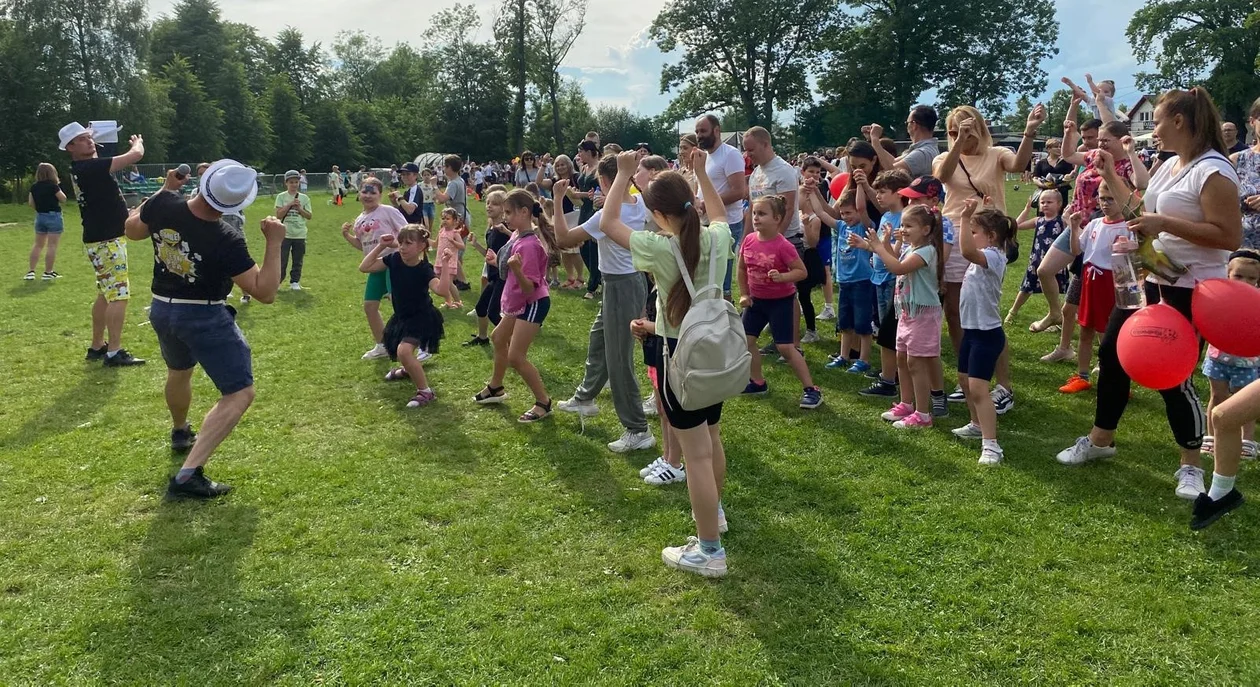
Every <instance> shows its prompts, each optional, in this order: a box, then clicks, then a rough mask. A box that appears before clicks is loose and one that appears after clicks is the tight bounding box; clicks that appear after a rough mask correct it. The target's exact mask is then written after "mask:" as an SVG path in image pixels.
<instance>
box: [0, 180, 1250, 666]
mask: <svg viewBox="0 0 1260 687" xmlns="http://www.w3.org/2000/svg"><path fill="white" fill-rule="evenodd" d="M1024 193H1026V189H1025V191H1023V192H1012V193H1011V195H1010V197H1011V206H1012V207H1018V205H1017V203H1018V202H1020V201H1021V199H1022V198H1023V194H1024ZM266 209H267V201H266V199H260V202H259V203H258V207H257V208H256V209H255V210H253V211H252V212H250V213H249V214H250V221H249V223H248V224H249V226H250V227H251V228H252V227H256V222H257V219H258V218H259V217H260V216H261V215H262V213H263V212H265V211H266ZM474 211H475V212H476V213H478V216H479V217H480V216H481V214H480V213H482V207H481V206H480V205H479V204H478V205H476V207H475V208H474ZM354 212H355V210H354V208H353V207H352V206H351V205H350V204H348V205H347V206H346V207H344V208H334V207H330V206H328V205H327V204H326V203H325V198H324V197H317V199H316V204H315V218H314V220H313V221H312V223H311V231H310V240H309V244H310V250H309V253H308V256H307V263H306V270H305V271H306V275H305V277H304V279H303V283H304V284H305V286H306V287H307V290H306V291H304V292H301V293H291V292H289V291H287V290H286V291H282V292H281V293H280V294H279V296H278V298H277V301H276V303H275V304H274V305H271V306H267V305H261V304H257V303H255V304H251V305H248V306H243V307H241V313H240V317H239V321H240V323H241V326H242V328H243V329H244V330H245V333H246V336H247V337H248V338H249V340H250V343H251V345H252V346H253V351H254V367H255V376H256V379H257V389H258V397H257V401H256V403H255V405H254V407H253V408H252V409H251V410H250V412H249V413H248V414H247V415H246V417H245V419H244V421H243V422H242V424H241V425H240V427H239V428H238V429H237V430H236V432H235V434H233V435H232V436H231V437H230V438H229V439H228V440H227V441H226V442H225V443H224V445H223V446H222V448H221V449H220V450H219V452H218V453H217V454H216V455H215V459H214V460H213V461H212V463H211V466H210V470H209V472H210V474H211V475H212V476H214V477H215V478H216V479H219V480H222V481H225V482H228V483H230V484H233V485H234V486H235V487H236V491H234V492H233V493H232V494H231V495H230V496H228V497H227V498H224V499H222V500H220V501H218V502H214V503H191V504H190V503H167V502H164V500H163V499H162V494H163V490H164V489H165V485H166V480H167V478H168V477H169V475H170V474H172V472H173V470H174V469H175V467H176V465H177V463H178V459H176V458H175V457H173V456H172V455H171V453H170V452H169V449H168V446H167V442H168V436H167V433H168V430H169V419H168V417H167V414H166V409H165V405H164V403H163V399H162V384H163V380H164V377H165V374H164V368H163V366H162V364H161V362H160V359H159V355H158V350H157V344H156V341H155V339H154V337H153V333H152V331H151V330H150V329H149V328H148V327H147V326H146V325H145V312H144V306H145V305H146V304H147V294H148V284H149V281H150V278H151V274H152V271H151V268H150V265H151V263H150V257H149V256H150V255H151V251H150V249H149V248H148V247H147V245H146V244H132V252H131V262H132V267H133V270H132V284H133V290H134V293H135V294H136V296H135V298H134V299H133V302H132V304H131V308H130V311H129V313H128V323H127V329H126V335H125V340H124V344H125V345H126V346H127V347H128V348H129V349H130V350H132V351H133V352H134V353H135V354H137V355H139V356H141V357H147V358H149V359H150V364H149V365H147V366H145V367H142V368H138V369H124V370H109V369H103V368H101V367H100V366H99V365H88V364H85V363H84V362H83V353H84V349H85V347H86V346H87V343H88V338H89V334H90V327H89V312H88V309H89V305H90V303H91V301H92V299H93V297H94V292H93V288H92V285H91V274H90V268H89V265H88V263H87V261H86V260H85V259H84V257H83V255H82V252H81V249H80V247H79V243H78V241H79V235H80V230H79V222H78V216H77V212H76V211H75V210H73V209H72V210H70V211H69V212H68V216H67V222H66V224H67V228H68V231H67V233H66V237H65V238H66V244H65V250H64V251H63V257H62V258H61V260H60V261H59V265H58V267H59V271H61V272H62V273H63V274H64V275H65V277H64V278H63V279H61V280H60V281H58V282H56V283H53V284H44V283H40V282H34V283H29V282H23V281H21V276H22V274H23V273H24V272H25V271H26V263H25V260H26V254H27V251H28V250H29V246H30V241H31V235H32V230H31V215H30V211H29V210H27V209H26V208H24V207H19V206H0V223H4V222H16V223H17V224H16V226H9V227H5V228H2V229H0V255H3V256H4V257H3V261H2V264H3V269H0V273H2V274H3V275H4V279H6V280H8V281H7V283H5V284H3V285H0V350H3V355H0V370H3V374H2V376H0V378H2V379H3V384H4V386H3V388H4V394H3V397H2V398H0V523H3V524H2V525H0V683H2V684H14V685H24V684H31V685H35V684H39V685H43V684H97V683H99V684H127V685H158V684H206V685H241V684H248V685H253V684H272V683H278V684H292V685H308V684H317V683H320V684H364V683H383V684H443V685H445V684H505V683H508V684H529V685H536V684H582V685H585V684H626V685H639V684H662V685H666V684H669V685H673V684H678V685H681V684H730V685H754V684H795V685H823V684H904V685H922V684H951V685H952V684H1013V683H1038V684H1068V683H1070V684H1103V683H1106V684H1132V685H1151V684H1256V683H1257V682H1260V642H1257V641H1256V638H1255V628H1256V627H1257V626H1260V607H1258V605H1260V580H1258V579H1257V576H1258V574H1260V532H1258V529H1257V528H1258V527H1260V510H1257V508H1256V507H1254V506H1250V507H1246V508H1243V509H1242V510H1240V511H1238V512H1236V513H1235V514H1234V515H1232V516H1231V517H1229V518H1227V519H1225V520H1224V521H1222V522H1220V523H1218V524H1216V525H1214V526H1213V527H1211V528H1210V529H1208V530H1206V531H1204V532H1202V533H1199V534H1192V533H1191V532H1190V531H1189V529H1188V528H1187V526H1186V525H1187V522H1188V520H1189V504H1188V503H1187V502H1184V501H1181V500H1180V499H1177V498H1176V497H1175V496H1174V495H1173V487H1174V481H1173V478H1172V473H1173V470H1174V469H1175V468H1176V463H1177V452H1176V448H1175V445H1174V444H1173V442H1172V438H1171V434H1170V432H1169V430H1168V428H1167V426H1166V423H1165V420H1164V415H1163V407H1162V403H1161V402H1160V400H1159V397H1158V396H1157V395H1156V394H1154V393H1152V392H1147V391H1144V390H1139V391H1138V392H1137V394H1136V398H1135V400H1134V402H1133V403H1132V404H1131V405H1130V411H1129V413H1128V415H1127V416H1126V417H1125V420H1124V422H1123V424H1122V427H1121V433H1120V436H1119V440H1118V441H1119V447H1120V455H1119V456H1118V457H1117V458H1116V459H1114V460H1111V461H1108V462H1104V463H1101V464H1095V465H1090V466H1087V467H1084V468H1077V469H1070V468H1065V467H1062V466H1060V465H1058V464H1057V463H1056V462H1055V461H1054V454H1055V452H1057V451H1058V450H1059V449H1061V448H1064V447H1066V446H1068V445H1069V444H1070V443H1071V442H1072V441H1073V440H1074V439H1075V438H1076V437H1077V436H1079V435H1080V434H1083V433H1084V432H1085V431H1086V430H1087V429H1088V427H1089V425H1090V423H1091V421H1092V414H1093V400H1094V397H1093V394H1092V393H1086V394H1082V395H1080V396H1077V397H1064V396H1062V395H1060V394H1059V393H1058V392H1057V387H1058V386H1059V384H1061V383H1062V381H1063V379H1064V378H1065V377H1066V375H1067V374H1068V373H1069V372H1070V371H1071V368H1070V366H1067V365H1066V364H1065V365H1055V366H1050V365H1045V364H1042V363H1040V362H1038V361H1037V358H1038V357H1039V356H1040V355H1042V354H1043V353H1045V352H1047V351H1048V350H1049V349H1050V348H1051V347H1052V346H1053V341H1052V337H1053V336H1054V335H1046V334H1042V335H1033V334H1030V333H1028V331H1027V324H1028V323H1029V322H1030V321H1032V320H1033V319H1035V318H1036V317H1040V315H1041V314H1042V313H1044V308H1045V304H1044V300H1040V298H1039V297H1036V298H1035V299H1034V300H1033V301H1032V302H1030V304H1029V306H1028V308H1027V309H1026V310H1025V314H1024V315H1023V317H1022V321H1021V322H1020V323H1019V325H1018V326H1016V327H1013V328H1011V330H1010V331H1009V332H1008V335H1009V336H1010V338H1011V341H1012V345H1013V347H1014V353H1015V355H1014V370H1015V372H1014V375H1015V381H1016V390H1015V391H1016V398H1017V407H1016V409H1015V410H1014V411H1013V412H1012V413H1011V414H1009V415H1006V416H1005V417H1003V418H1002V420H1001V439H1002V444H1003V447H1004V448H1005V450H1006V462H1005V463H1004V464H1003V465H1002V466H1001V467H998V468H984V467H981V466H978V465H977V464H976V458H977V455H978V450H979V449H978V446H975V445H965V444H962V443H960V442H958V441H957V440H955V439H953V438H952V437H951V436H950V435H949V432H948V429H949V428H952V427H956V426H958V425H960V424H963V423H964V422H965V421H966V416H965V411H964V410H963V409H961V408H959V407H957V406H955V407H953V408H952V417H951V418H948V420H947V421H945V422H942V423H938V426H937V428H936V429H934V430H931V431H928V432H924V433H916V434H907V433H903V432H898V431H897V430H894V429H892V428H891V427H890V426H888V425H887V424H885V423H883V422H881V421H880V419H879V417H878V413H879V412H880V411H882V410H885V407H884V405H883V404H881V403H876V402H875V401H872V400H869V399H864V398H861V397H859V396H858V395H857V394H856V393H855V392H856V391H857V390H858V389H859V388H860V387H861V386H864V384H865V381H866V380H860V379H857V378H854V377H853V376H849V375H845V374H842V373H838V372H833V371H829V370H824V369H823V366H822V364H823V363H824V362H826V355H825V354H826V353H828V352H831V351H832V350H833V347H834V339H833V338H832V337H833V336H834V335H833V334H831V333H830V332H827V334H826V336H827V339H826V340H825V342H824V343H822V344H817V345H811V346H809V347H808V350H807V358H808V359H809V361H810V364H811V368H812V370H813V372H814V374H815V375H816V379H817V380H818V382H819V384H820V385H821V386H822V387H823V389H824V391H825V393H826V402H825V403H824V405H823V406H822V407H821V408H820V409H818V410H816V411H812V412H806V411H801V410H799V409H798V408H797V401H798V397H799V392H800V388H799V386H798V385H797V383H796V381H795V379H794V378H793V377H792V375H791V373H790V371H788V370H787V369H786V367H785V366H782V365H775V364H773V363H770V364H768V365H767V374H768V375H769V378H770V384H771V394H770V396H769V397H768V398H764V399H760V400H748V399H736V400H734V401H732V402H730V403H728V404H727V406H726V412H725V415H724V418H723V420H724V422H723V435H724V437H725V439H726V446H727V451H728V460H729V463H730V476H729V481H728V484H727V491H726V496H725V499H724V501H725V505H726V510H727V513H728V514H729V516H730V521H731V531H730V533H729V534H728V535H727V536H726V537H725V539H724V542H725V544H726V547H727V551H728V554H729V557H730V558H729V560H730V565H731V575H730V576H729V577H728V578H726V579H725V580H722V581H706V580H703V579H700V578H695V577H692V576H689V575H686V574H683V573H679V572H675V571H671V570H669V569H667V568H665V567H664V566H663V565H662V564H661V562H660V549H661V548H662V547H663V546H666V545H674V544H679V543H681V542H683V541H684V540H685V538H686V537H687V536H688V535H689V534H693V533H694V530H693V526H692V523H691V521H690V518H689V516H688V510H689V506H688V503H687V497H686V491H685V488H684V487H682V486H681V485H679V486H675V487H667V488H653V487H649V486H647V485H645V484H643V483H642V482H641V481H640V480H639V479H638V477H637V470H638V468H640V467H641V466H642V465H644V464H646V463H647V462H648V461H650V460H651V459H652V458H654V457H655V456H656V455H657V454H656V453H653V452H639V453H637V454H632V455H629V456H619V455H615V454H612V453H610V452H609V451H608V450H606V448H605V447H604V444H605V443H606V442H608V441H611V440H613V439H615V438H616V437H617V436H618V435H619V434H620V431H621V428H620V426H619V424H618V423H617V421H616V418H615V414H614V413H613V412H612V405H611V401H610V400H609V399H608V397H607V396H606V395H605V396H603V397H601V399H600V403H601V407H602V408H603V412H602V414H601V415H600V416H599V417H598V418H596V419H594V420H592V421H589V422H587V425H586V428H585V432H583V431H581V428H580V427H579V424H578V421H577V419H576V418H574V417H572V416H562V415H557V416H555V417H553V418H552V419H549V420H547V421H545V422H542V423H539V424H535V425H531V426H521V425H519V424H517V422H516V416H517V415H518V414H519V413H520V412H522V411H524V410H525V409H526V408H527V406H528V400H527V399H528V392H527V390H526V389H525V388H524V386H523V384H522V383H521V382H520V380H519V378H517V377H515V376H514V375H512V374H511V373H509V376H508V381H507V385H508V390H509V392H510V393H511V394H512V400H511V401H509V403H508V404H506V406H505V407H503V408H494V407H488V408H482V407H477V406H475V405H473V404H472V403H471V402H470V398H471V396H472V395H473V393H475V392H476V391H477V389H478V388H479V387H480V385H481V383H482V382H483V380H484V379H485V378H486V377H487V376H488V374H489V371H490V360H489V357H488V356H489V352H488V351H487V350H485V349H476V350H468V349H463V348H460V347H459V345H458V344H459V343H460V342H462V341H463V340H464V339H465V338H466V337H467V336H468V335H469V334H470V333H471V332H472V331H473V322H472V320H471V318H466V317H465V316H464V315H463V314H462V312H461V313H458V314H451V315H448V316H447V339H446V341H445V342H444V345H443V348H442V352H441V354H440V355H438V356H437V358H435V360H434V361H433V362H432V363H431V364H429V365H428V366H427V368H428V370H429V375H430V380H431V383H432V385H433V387H434V388H435V390H436V392H437V394H438V402H437V403H436V404H434V405H432V406H430V407H427V408H424V409H418V410H408V409H406V408H404V407H403V404H404V403H405V401H406V400H407V398H408V397H409V395H410V393H411V392H410V391H409V387H408V385H406V384H402V385H388V384H386V383H384V382H383V381H381V378H382V375H383V374H384V372H385V371H386V369H387V366H386V361H376V362H364V361H361V360H359V356H360V354H362V353H363V351H364V350H366V349H367V348H368V347H369V346H370V344H371V341H370V336H369V334H368V330H367V326H366V323H365V321H364V319H363V316H362V312H361V296H362V282H363V277H362V275H360V274H358V273H357V271H356V265H357V264H358V262H359V259H360V256H359V255H358V254H357V253H356V252H355V251H354V250H353V249H352V248H350V247H349V246H347V245H346V244H345V242H344V241H343V240H342V239H341V237H340V236H339V231H338V227H339V226H340V224H341V222H343V221H345V220H347V219H350V218H352V216H353V214H354ZM478 226H483V225H482V224H481V220H480V219H479V220H478ZM1025 243H1026V242H1025ZM251 244H252V245H253V246H254V248H255V249H256V250H261V237H260V236H259V235H258V233H257V230H256V229H252V233H251ZM1024 253H1025V255H1026V254H1027V250H1026V248H1025V250H1024ZM256 255H257V256H259V257H260V253H257V252H256ZM468 265H469V267H470V269H471V268H474V266H475V263H474V260H473V258H472V256H470V258H469V262H468ZM1022 272H1023V268H1022V266H1020V267H1018V268H1017V269H1015V268H1013V270H1012V271H1011V273H1010V275H1009V276H1008V278H1007V280H1006V293H1007V299H1008V301H1009V299H1011V298H1012V297H1013V295H1014V293H1015V291H1016V289H1017V287H1018V282H1019V279H1020V275H1022ZM475 295H476V291H475V290H474V291H473V292H472V293H471V294H468V295H466V302H468V301H469V300H471V298H472V297H473V296H475ZM816 298H818V299H819V301H820V302H821V296H816ZM553 302H554V303H553V308H552V311H551V316H550V318H549V319H548V320H547V323H546V326H545V327H544V328H543V333H542V335H541V337H540V340H539V342H538V343H537V344H536V345H535V347H534V349H533V350H532V351H531V354H532V355H533V359H534V361H535V362H536V363H537V364H538V366H539V368H540V369H541V370H542V372H543V377H544V379H545V381H546V383H547V386H548V389H549V390H550V391H551V393H552V394H553V396H554V397H555V398H556V399H563V398H567V397H568V396H569V395H570V394H571V393H572V391H573V388H574V387H575V386H576V384H577V383H578V381H579V380H580V378H581V375H582V365H583V359H584V353H585V350H586V331H587V328H588V327H589V325H590V322H591V320H592V318H593V317H594V315H595V312H596V304H595V303H593V302H589V301H584V300H582V299H581V298H580V296H578V295H575V294H573V293H572V292H562V293H558V294H556V295H554V296H553ZM388 309H389V308H388V306H386V310H387V311H388ZM823 329H826V327H825V326H824V327H820V330H823ZM947 348H948V346H947ZM947 364H948V362H947ZM194 384H195V399H194V404H193V412H192V416H193V417H194V418H198V419H199V418H200V417H201V416H202V415H203V414H204V412H205V411H206V410H207V409H208V408H209V406H210V404H211V403H212V402H213V400H214V398H215V392H214V389H213V387H212V385H211V384H210V383H209V381H208V380H207V379H206V378H205V377H204V376H203V375H201V374H198V375H197V377H195V382H194ZM1205 398H1206V396H1205ZM1254 476H1255V467H1254V466H1253V465H1247V466H1245V468H1244V475H1243V480H1242V483H1241V484H1240V486H1241V488H1242V489H1243V490H1244V491H1246V490H1247V485H1248V484H1249V483H1250V482H1249V480H1250V479H1253V478H1254Z"/></svg>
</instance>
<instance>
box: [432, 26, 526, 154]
mask: <svg viewBox="0 0 1260 687" xmlns="http://www.w3.org/2000/svg"><path fill="white" fill-rule="evenodd" d="M469 17H472V19H471V20H470V19H469ZM476 17H477V13H476V12H475V11H474V8H473V7H472V6H471V5H458V4H457V5H453V6H451V7H448V8H447V9H444V10H442V11H440V12H438V13H437V14H436V15H434V17H433V30H432V34H433V38H434V46H433V47H432V48H431V49H430V54H431V55H433V56H434V58H435V59H437V60H438V63H439V64H440V65H441V81H442V84H443V90H442V93H441V96H440V102H441V104H440V106H439V116H438V117H437V124H436V125H435V127H434V143H435V144H436V146H437V147H438V148H439V149H444V150H454V151H457V152H460V153H463V154H467V155H469V156H472V157H474V158H475V159H481V160H485V159H490V158H496V157H502V156H503V153H504V152H506V151H505V150H504V149H505V147H506V143H507V119H508V110H507V105H506V104H507V99H508V98H507V95H508V94H507V83H506V81H505V80H504V77H503V70H502V69H501V64H502V63H501V62H500V60H499V54H498V50H497V49H496V48H495V47H494V46H493V45H490V44H485V43H475V42H473V41H472V36H473V35H475V34H476V32H477V29H478V28H479V25H480V22H479V21H478V20H477V18H476Z"/></svg>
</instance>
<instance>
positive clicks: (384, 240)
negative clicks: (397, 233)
mask: <svg viewBox="0 0 1260 687" xmlns="http://www.w3.org/2000/svg"><path fill="white" fill-rule="evenodd" d="M397 244H398V239H397V238H395V237H394V235H393V234H385V235H384V236H382V237H381V245H382V246H385V247H387V248H388V247H390V246H394V245H397Z"/></svg>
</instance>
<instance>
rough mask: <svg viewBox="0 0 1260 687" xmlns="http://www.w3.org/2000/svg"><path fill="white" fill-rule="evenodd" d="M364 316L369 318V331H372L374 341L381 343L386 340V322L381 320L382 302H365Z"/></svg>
mask: <svg viewBox="0 0 1260 687" xmlns="http://www.w3.org/2000/svg"><path fill="white" fill-rule="evenodd" d="M363 314H364V315H366V316H367V321H368V329H371V330H372V340H373V341H375V342H376V343H380V342H381V341H382V340H384V338H385V321H384V320H382V319H381V302H380V301H363Z"/></svg>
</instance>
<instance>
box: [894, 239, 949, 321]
mask: <svg viewBox="0 0 1260 687" xmlns="http://www.w3.org/2000/svg"><path fill="white" fill-rule="evenodd" d="M913 254H914V255H917V256H919V257H921V258H923V262H924V263H926V264H925V265H924V266H923V267H921V268H919V269H917V270H915V271H913V272H911V273H910V274H906V275H902V276H901V277H899V278H898V279H897V298H898V300H899V301H900V303H901V309H902V310H903V311H904V312H905V313H906V314H907V315H909V316H910V317H917V316H918V314H919V310H921V309H922V308H939V307H941V291H940V282H939V281H938V280H937V270H936V261H937V256H936V247H935V246H920V247H918V248H915V249H914V251H913Z"/></svg>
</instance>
